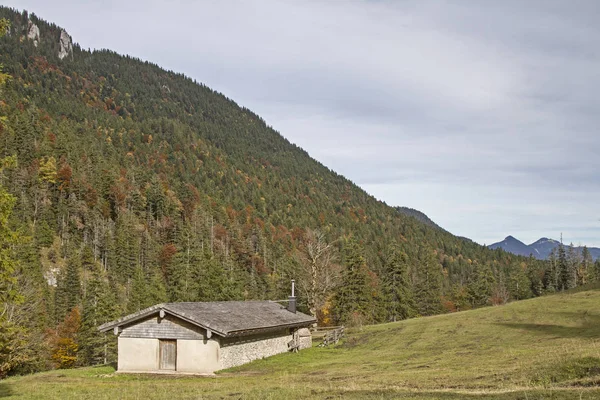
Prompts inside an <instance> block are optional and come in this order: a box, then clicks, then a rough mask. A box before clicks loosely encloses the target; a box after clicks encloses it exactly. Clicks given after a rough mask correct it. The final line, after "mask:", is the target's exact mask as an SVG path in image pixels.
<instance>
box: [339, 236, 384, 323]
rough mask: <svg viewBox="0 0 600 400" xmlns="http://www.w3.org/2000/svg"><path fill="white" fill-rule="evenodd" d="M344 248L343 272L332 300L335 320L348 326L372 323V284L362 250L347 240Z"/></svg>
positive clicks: (356, 244) (353, 241) (352, 240)
mask: <svg viewBox="0 0 600 400" xmlns="http://www.w3.org/2000/svg"><path fill="white" fill-rule="evenodd" d="M344 247H345V248H344V253H345V254H344V255H345V257H344V267H345V270H344V271H343V275H342V281H341V284H340V286H339V288H338V290H337V291H336V294H335V298H334V313H335V315H336V319H337V321H338V322H340V323H342V324H348V325H353V324H359V325H360V324H362V323H369V322H372V321H373V317H372V311H373V309H372V307H373V303H374V299H373V293H372V292H373V288H372V283H373V282H372V278H371V275H370V271H369V269H368V267H367V263H366V261H365V258H364V256H363V250H362V248H361V246H360V245H359V244H358V242H357V241H356V240H355V239H348V240H347V241H346V244H345V246H344Z"/></svg>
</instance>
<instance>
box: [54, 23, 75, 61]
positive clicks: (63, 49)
mask: <svg viewBox="0 0 600 400" xmlns="http://www.w3.org/2000/svg"><path fill="white" fill-rule="evenodd" d="M68 55H71V56H72V55H73V40H72V39H71V36H70V35H69V34H68V33H67V31H65V30H64V29H61V31H60V49H59V50H58V58H60V59H61V60H62V59H63V58H65V57H67V56H68Z"/></svg>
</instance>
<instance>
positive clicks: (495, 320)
mask: <svg viewBox="0 0 600 400" xmlns="http://www.w3.org/2000/svg"><path fill="white" fill-rule="evenodd" d="M598 304H600V290H599V289H598V288H596V289H594V290H589V289H588V290H587V291H579V292H569V293H564V294H557V295H552V296H545V297H543V298H538V299H531V300H525V301H519V302H515V303H511V304H508V305H505V306H500V307H493V308H482V309H478V310H472V311H465V312H461V313H454V314H448V315H442V316H435V317H427V318H418V319H411V320H407V321H401V322H396V323H389V324H382V325H376V326H370V327H365V328H363V329H358V330H355V331H352V332H350V334H349V335H348V336H347V337H346V339H345V340H344V342H343V343H341V344H339V345H338V346H336V347H329V348H319V347H313V348H312V349H308V350H305V351H303V352H300V353H298V354H293V353H288V354H282V355H278V356H274V357H272V358H268V359H265V360H260V361H255V362H253V363H251V364H248V365H246V366H244V367H240V368H237V369H234V370H229V371H225V372H223V373H220V374H218V375H217V377H216V378H206V377H205V378H198V377H177V378H176V377H158V376H156V375H155V376H151V375H146V376H142V375H138V376H127V375H116V374H113V373H112V372H113V371H114V370H113V369H112V368H110V367H98V368H87V369H80V370H72V371H55V372H49V373H41V374H35V375H31V376H27V377H18V378H9V379H7V380H5V381H3V382H0V396H1V395H4V396H6V397H7V398H13V397H14V398H28V399H42V398H43V399H58V398H61V399H78V398H87V397H94V398H97V399H113V398H145V399H164V398H174V397H176V398H179V399H192V398H198V397H201V398H203V399H212V398H236V399H242V398H243V399H264V398H286V399H305V398H309V397H310V398H313V399H326V398H327V399H332V398H345V399H347V398H351V399H392V398H414V399H471V398H472V399H497V400H500V399H503V400H508V399H514V400H516V399H550V398H551V399H555V400H558V399H584V400H591V399H596V398H598V397H599V396H600V353H599V350H598V349H599V347H598V345H599V344H600V342H599V340H600V323H599V322H600V313H599V312H598V309H597V308H598V307H597V306H598Z"/></svg>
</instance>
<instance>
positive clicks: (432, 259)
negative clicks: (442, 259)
mask: <svg viewBox="0 0 600 400" xmlns="http://www.w3.org/2000/svg"><path fill="white" fill-rule="evenodd" d="M442 279H443V277H442V266H441V265H440V263H439V261H438V258H437V254H436V253H435V252H433V251H431V250H429V249H425V248H422V249H420V250H419V253H418V258H417V267H416V268H415V281H414V287H415V301H416V304H417V310H418V312H419V314H420V315H434V314H438V313H440V312H441V310H442V304H441V297H442Z"/></svg>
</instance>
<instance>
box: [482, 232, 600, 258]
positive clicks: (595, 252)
mask: <svg viewBox="0 0 600 400" xmlns="http://www.w3.org/2000/svg"><path fill="white" fill-rule="evenodd" d="M559 245H560V242H559V241H558V240H554V239H550V238H547V237H542V238H539V239H538V240H536V241H535V242H533V243H531V244H529V245H528V244H525V243H523V242H521V241H520V240H518V239H516V238H515V237H514V236H511V235H509V236H507V237H506V238H504V240H502V241H500V242H497V243H492V244H490V245H489V246H488V248H490V249H492V250H495V249H502V250H504V251H507V252H509V253H512V254H515V255H520V256H523V257H529V256H530V255H532V256H533V257H535V258H537V259H539V260H547V259H548V257H549V256H550V254H551V253H552V251H553V250H554V249H555V248H557V247H558V246H559ZM565 247H567V248H568V247H573V248H574V249H575V250H576V251H577V253H578V254H580V255H581V253H582V252H583V248H584V247H586V246H571V245H565ZM587 249H588V251H589V252H590V255H591V256H592V259H593V260H594V261H595V260H597V259H599V258H600V248H598V247H588V248H587Z"/></svg>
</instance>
